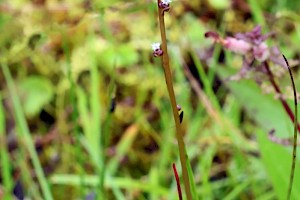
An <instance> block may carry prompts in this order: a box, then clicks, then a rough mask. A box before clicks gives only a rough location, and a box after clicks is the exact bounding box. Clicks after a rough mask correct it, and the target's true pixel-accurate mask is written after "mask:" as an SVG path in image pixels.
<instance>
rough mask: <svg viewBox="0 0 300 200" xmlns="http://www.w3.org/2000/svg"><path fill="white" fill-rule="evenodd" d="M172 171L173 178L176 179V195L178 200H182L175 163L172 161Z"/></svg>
mask: <svg viewBox="0 0 300 200" xmlns="http://www.w3.org/2000/svg"><path fill="white" fill-rule="evenodd" d="M172 166H173V171H174V175H175V179H176V184H177V191H178V197H179V200H182V192H181V187H180V180H179V176H178V173H177V170H176V165H175V163H173V165H172Z"/></svg>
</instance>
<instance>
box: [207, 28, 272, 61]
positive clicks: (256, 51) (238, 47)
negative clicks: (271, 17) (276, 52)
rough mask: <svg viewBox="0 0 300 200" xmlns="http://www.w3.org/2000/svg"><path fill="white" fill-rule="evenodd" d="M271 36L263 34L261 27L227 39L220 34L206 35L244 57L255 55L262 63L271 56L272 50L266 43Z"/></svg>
mask: <svg viewBox="0 0 300 200" xmlns="http://www.w3.org/2000/svg"><path fill="white" fill-rule="evenodd" d="M269 36H270V34H268V35H262V34H261V27H260V26H256V27H255V28H254V29H253V30H252V31H250V32H247V33H245V34H242V33H238V34H236V35H235V37H226V38H225V39H224V38H221V37H220V36H219V34H217V33H215V32H207V33H205V37H209V38H212V39H213V40H214V41H215V42H216V43H220V44H221V45H223V46H224V47H225V48H226V49H228V50H230V51H232V52H235V53H238V54H242V55H246V54H248V55H249V54H250V55H253V57H254V58H255V59H256V60H258V61H260V62H263V61H265V60H267V59H268V58H269V56H270V50H269V48H268V46H267V44H266V43H265V42H264V41H265V40H266V39H267V38H268V37H269Z"/></svg>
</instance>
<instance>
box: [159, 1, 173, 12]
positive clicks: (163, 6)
mask: <svg viewBox="0 0 300 200" xmlns="http://www.w3.org/2000/svg"><path fill="white" fill-rule="evenodd" d="M171 2H172V1H171V0H161V1H160V2H159V4H158V5H159V8H161V9H162V10H163V12H168V11H169V10H170V3H171Z"/></svg>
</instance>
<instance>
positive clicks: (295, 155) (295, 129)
mask: <svg viewBox="0 0 300 200" xmlns="http://www.w3.org/2000/svg"><path fill="white" fill-rule="evenodd" d="M282 56H283V58H284V61H285V62H286V65H287V68H288V70H289V74H290V77H291V81H292V86H293V92H294V106H295V111H294V113H295V114H294V116H295V120H294V142H293V161H292V166H291V174H290V182H289V189H288V194H287V200H289V199H290V197H291V193H292V188H293V182H294V175H295V167H296V157H297V135H298V134H297V128H298V109H297V108H298V107H297V105H298V102H297V93H296V87H295V83H294V78H293V75H292V71H291V69H290V65H289V63H288V61H287V59H286V58H285V56H284V55H282Z"/></svg>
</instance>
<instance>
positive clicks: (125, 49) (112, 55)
mask: <svg viewBox="0 0 300 200" xmlns="http://www.w3.org/2000/svg"><path fill="white" fill-rule="evenodd" d="M137 61H138V53H137V52H136V50H135V49H134V48H133V46H131V45H128V44H121V45H119V46H108V47H107V49H105V50H103V51H102V52H100V54H99V57H98V62H99V63H100V66H101V67H109V68H112V67H114V66H119V67H127V66H131V65H133V64H135V63H136V62H137Z"/></svg>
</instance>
